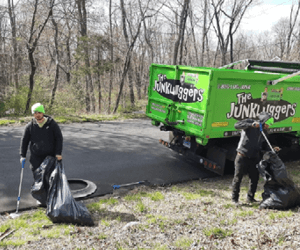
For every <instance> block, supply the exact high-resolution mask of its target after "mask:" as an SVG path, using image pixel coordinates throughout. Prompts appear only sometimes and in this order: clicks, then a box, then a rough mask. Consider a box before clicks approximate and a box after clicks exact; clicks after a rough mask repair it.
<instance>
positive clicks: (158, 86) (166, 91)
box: [153, 74, 204, 103]
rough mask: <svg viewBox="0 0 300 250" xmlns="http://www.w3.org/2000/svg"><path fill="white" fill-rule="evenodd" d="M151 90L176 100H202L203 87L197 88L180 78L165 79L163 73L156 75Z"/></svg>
mask: <svg viewBox="0 0 300 250" xmlns="http://www.w3.org/2000/svg"><path fill="white" fill-rule="evenodd" d="M158 78H159V80H158V81H155V85H154V88H153V90H154V91H156V92H157V93H159V94H160V95H161V96H163V97H165V98H168V99H170V100H173V101H178V102H186V103H191V102H202V101H203V93H204V90H203V89H197V88H196V87H195V86H194V85H193V84H187V83H184V82H182V81H180V80H174V79H170V80H169V79H167V77H166V76H165V75H161V74H160V75H158Z"/></svg>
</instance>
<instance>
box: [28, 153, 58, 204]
mask: <svg viewBox="0 0 300 250" xmlns="http://www.w3.org/2000/svg"><path fill="white" fill-rule="evenodd" d="M55 161H56V159H55V157H52V156H47V157H46V158H45V160H44V161H43V162H42V164H41V165H40V166H39V167H38V168H37V169H36V170H34V171H33V179H34V183H33V184H32V186H31V190H30V192H31V195H32V197H33V198H35V199H36V200H38V201H39V202H40V203H41V205H42V206H46V205H47V197H48V189H49V177H50V175H51V173H52V171H53V169H54V167H55Z"/></svg>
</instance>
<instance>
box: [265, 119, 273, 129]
mask: <svg viewBox="0 0 300 250" xmlns="http://www.w3.org/2000/svg"><path fill="white" fill-rule="evenodd" d="M265 124H267V125H269V127H271V126H272V125H273V124H274V118H273V117H271V118H270V119H269V120H267V121H266V122H265Z"/></svg>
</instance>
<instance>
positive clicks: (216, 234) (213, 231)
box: [203, 227, 232, 239]
mask: <svg viewBox="0 0 300 250" xmlns="http://www.w3.org/2000/svg"><path fill="white" fill-rule="evenodd" d="M203 233H204V235H205V236H207V237H211V238H215V239H224V238H225V237H227V236H230V235H231V234H232V231H231V230H228V229H222V228H219V227H212V228H206V229H203Z"/></svg>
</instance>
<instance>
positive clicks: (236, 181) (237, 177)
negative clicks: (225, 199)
mask: <svg viewBox="0 0 300 250" xmlns="http://www.w3.org/2000/svg"><path fill="white" fill-rule="evenodd" d="M259 160H260V159H259V157H256V158H248V157H245V156H241V155H239V154H237V155H236V158H235V161H234V164H235V171H234V177H233V181H232V200H234V201H238V200H239V194H240V186H241V182H242V179H243V176H244V174H247V173H248V175H249V178H250V181H249V190H248V194H247V198H248V199H254V195H255V192H256V188H257V183H258V180H259V172H258V169H257V168H256V164H258V162H259Z"/></svg>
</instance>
